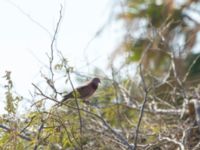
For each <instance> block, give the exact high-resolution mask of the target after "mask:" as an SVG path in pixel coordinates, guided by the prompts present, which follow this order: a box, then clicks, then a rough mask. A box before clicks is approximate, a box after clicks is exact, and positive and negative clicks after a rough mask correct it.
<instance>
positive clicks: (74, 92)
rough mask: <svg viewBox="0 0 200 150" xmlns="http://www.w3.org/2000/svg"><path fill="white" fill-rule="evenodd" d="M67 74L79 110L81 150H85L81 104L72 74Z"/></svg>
mask: <svg viewBox="0 0 200 150" xmlns="http://www.w3.org/2000/svg"><path fill="white" fill-rule="evenodd" d="M67 74H68V78H69V82H70V85H71V87H72V89H73V94H74V99H75V103H76V107H77V110H78V116H79V123H80V146H81V149H83V147H82V135H83V130H82V128H83V121H82V116H81V112H80V107H79V104H78V99H77V91H76V90H75V88H74V85H73V83H72V80H71V76H70V73H69V71H67Z"/></svg>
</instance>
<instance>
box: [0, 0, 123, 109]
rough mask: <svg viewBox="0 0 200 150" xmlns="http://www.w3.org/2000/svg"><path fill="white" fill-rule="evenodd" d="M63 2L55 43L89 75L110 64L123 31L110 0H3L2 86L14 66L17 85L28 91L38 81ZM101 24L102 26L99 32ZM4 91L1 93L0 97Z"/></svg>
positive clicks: (0, 27)
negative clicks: (95, 68)
mask: <svg viewBox="0 0 200 150" xmlns="http://www.w3.org/2000/svg"><path fill="white" fill-rule="evenodd" d="M61 4H62V6H63V18H62V22H61V26H60V28H59V32H58V35H57V41H56V46H57V48H58V49H59V50H60V51H61V52H62V53H63V54H64V56H65V57H66V58H68V61H69V63H70V65H71V66H73V67H74V68H75V70H76V71H78V72H81V73H83V74H85V75H87V74H91V73H92V68H94V67H99V68H101V69H103V70H105V69H106V68H107V62H108V60H109V57H110V55H111V53H112V51H113V50H114V49H115V47H116V46H117V44H116V43H119V40H120V37H121V24H120V23H116V21H115V20H116V19H115V12H114V10H115V9H113V8H114V6H115V4H114V3H113V2H112V0H95V1H94V0H84V1H83V0H73V1H72V0H29V1H27V0H14V1H10V0H0V18H1V24H0V43H1V44H0V53H1V54H0V64H1V65H0V77H1V79H0V84H1V89H0V90H2V86H3V84H4V82H2V80H4V79H3V78H2V76H4V75H5V71H6V70H7V71H11V72H12V74H11V75H12V76H11V77H12V79H13V82H14V86H15V90H16V91H17V92H18V93H19V94H20V95H23V96H28V95H29V89H31V88H32V85H31V83H35V82H36V83H37V80H38V78H39V77H40V71H41V70H42V69H43V68H44V66H45V65H47V64H48V59H47V53H49V52H50V44H51V40H52V35H53V33H54V31H55V27H56V24H57V21H58V18H59V11H60V8H61ZM102 27H105V28H104V30H103V32H102V33H101V34H100V35H99V36H97V37H95V34H96V33H97V32H98V31H99V29H101V28H102ZM94 37H95V38H94ZM88 43H89V44H88ZM88 64H89V65H88ZM3 96H4V95H2V93H1V96H0V98H1V99H4V97H3ZM1 107H2V106H1Z"/></svg>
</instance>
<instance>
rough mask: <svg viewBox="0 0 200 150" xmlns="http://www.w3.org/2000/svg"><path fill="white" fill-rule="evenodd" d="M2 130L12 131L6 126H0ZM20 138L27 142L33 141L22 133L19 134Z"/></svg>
mask: <svg viewBox="0 0 200 150" xmlns="http://www.w3.org/2000/svg"><path fill="white" fill-rule="evenodd" d="M0 128H2V129H4V130H6V131H7V132H10V131H12V129H10V128H9V127H6V126H5V125H2V124H0ZM18 136H19V137H20V138H22V139H24V140H26V141H32V139H31V138H30V137H28V136H25V135H22V134H21V133H19V134H18Z"/></svg>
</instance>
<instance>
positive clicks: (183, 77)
mask: <svg viewBox="0 0 200 150" xmlns="http://www.w3.org/2000/svg"><path fill="white" fill-rule="evenodd" d="M119 5H120V7H121V8H123V9H122V11H119V12H118V13H117V16H116V19H117V20H120V21H122V22H123V24H124V30H125V34H124V37H123V40H122V41H121V43H119V45H118V47H117V48H116V50H115V51H114V52H113V53H112V57H111V59H110V62H109V64H108V71H110V72H111V76H106V74H104V71H103V70H101V69H100V68H95V69H94V71H93V72H94V73H93V76H97V77H100V78H101V80H102V84H101V85H100V87H99V89H98V90H97V92H96V93H95V95H94V96H93V97H92V98H91V99H90V103H89V104H85V103H83V101H82V100H80V99H77V98H75V99H72V100H70V101H68V102H66V103H65V104H63V105H62V106H60V105H59V99H58V97H59V96H62V95H63V94H64V93H62V92H60V91H59V90H58V88H57V86H58V83H57V80H56V78H57V76H60V75H62V77H63V78H62V80H63V84H66V85H69V86H71V88H72V89H74V84H73V81H72V79H71V74H72V73H74V68H73V67H71V66H70V65H69V63H68V58H65V57H64V56H63V54H62V52H61V51H59V50H58V49H57V48H56V45H55V42H56V36H57V34H58V32H59V27H60V24H61V23H62V22H61V21H62V10H63V7H62V6H61V8H60V12H58V14H59V19H58V21H57V26H56V28H55V30H54V33H53V37H52V42H51V45H50V47H51V48H50V51H49V54H48V56H47V57H48V62H49V66H48V71H46V72H45V73H43V72H41V81H45V82H42V85H37V84H36V83H33V87H34V89H35V90H34V92H32V93H31V97H30V98H29V100H30V101H31V102H32V105H31V107H30V111H28V112H26V113H25V114H22V115H18V111H19V110H18V106H19V103H22V102H23V101H26V100H25V99H24V97H23V96H21V95H18V94H17V92H15V91H14V87H13V81H12V73H11V72H9V71H7V72H6V73H5V76H4V80H5V85H2V86H3V87H4V91H5V92H4V94H5V100H6V107H5V110H6V113H4V114H2V115H1V116H0V137H1V138H0V148H1V149H7V150H11V149H12V150H15V149H16V150H20V149H34V150H37V149H52V150H56V149H57V150H62V149H63V150H64V149H69V150H70V149H85V150H90V149H91V150H93V149H97V150H98V149H100V150H117V149H129V150H136V149H138V150H144V149H145V150H176V149H177V150H184V149H188V150H198V149H200V137H199V133H200V102H199V98H200V93H199V88H200V86H199V77H200V59H199V58H200V54H199V48H200V47H199V40H200V39H199V33H200V32H199V30H200V21H199V20H200V19H199V18H200V2H199V1H198V0H188V1H175V0H166V1H164V0H124V1H121V3H120V4H119ZM102 30H103V28H102ZM118 58H120V59H121V60H122V62H121V63H117V64H118V65H114V64H116V62H117V61H118ZM134 69H135V70H134ZM76 75H77V76H76V78H77V81H78V82H80V83H82V82H83V80H84V79H86V78H87V79H89V78H90V77H89V76H87V75H86V74H80V73H79V72H76ZM67 92H68V91H66V93H67ZM50 102H51V103H53V104H55V105H53V106H51V107H47V106H49V103H50ZM57 104H58V105H57Z"/></svg>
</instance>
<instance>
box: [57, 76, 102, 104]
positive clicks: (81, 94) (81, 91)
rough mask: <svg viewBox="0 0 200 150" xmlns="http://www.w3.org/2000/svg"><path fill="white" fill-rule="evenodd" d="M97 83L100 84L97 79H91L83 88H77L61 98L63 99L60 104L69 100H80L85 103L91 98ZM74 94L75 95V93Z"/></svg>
mask: <svg viewBox="0 0 200 150" xmlns="http://www.w3.org/2000/svg"><path fill="white" fill-rule="evenodd" d="M99 83H101V81H100V79H99V78H97V77H96V78H93V79H92V80H91V81H89V82H88V83H86V84H85V85H83V86H80V87H77V88H76V89H74V90H73V91H71V92H70V93H68V94H67V95H64V96H63V99H62V100H61V103H63V102H65V101H67V100H68V99H70V98H80V99H83V100H84V102H86V101H87V98H89V97H91V96H92V95H93V94H94V92H95V91H96V90H97V88H98V85H99ZM74 91H75V92H76V94H75V92H74Z"/></svg>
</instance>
